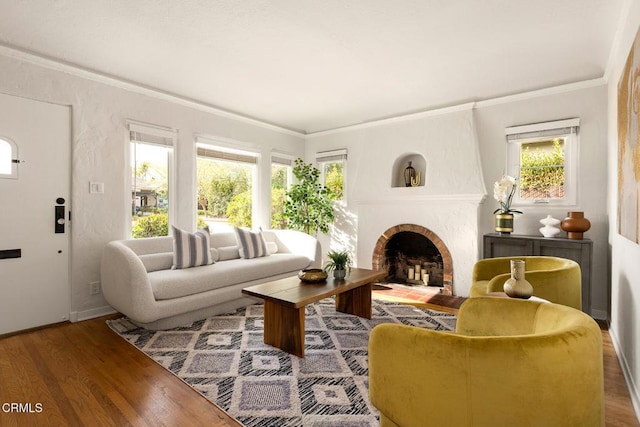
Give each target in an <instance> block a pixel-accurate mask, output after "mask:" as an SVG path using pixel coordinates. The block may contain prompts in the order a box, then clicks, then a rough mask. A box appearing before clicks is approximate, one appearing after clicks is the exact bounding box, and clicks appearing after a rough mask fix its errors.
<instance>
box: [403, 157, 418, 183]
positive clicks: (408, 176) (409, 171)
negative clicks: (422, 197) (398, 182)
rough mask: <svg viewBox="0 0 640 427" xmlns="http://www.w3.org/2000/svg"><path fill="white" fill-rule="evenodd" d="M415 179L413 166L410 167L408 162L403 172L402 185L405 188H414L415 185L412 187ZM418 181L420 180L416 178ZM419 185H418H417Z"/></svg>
mask: <svg viewBox="0 0 640 427" xmlns="http://www.w3.org/2000/svg"><path fill="white" fill-rule="evenodd" d="M415 179H416V170H415V169H414V167H413V166H411V162H409V166H407V167H406V169H405V170H404V184H405V185H406V186H407V187H416V186H417V185H413V182H414V181H415ZM418 179H420V178H418ZM418 185H420V183H418Z"/></svg>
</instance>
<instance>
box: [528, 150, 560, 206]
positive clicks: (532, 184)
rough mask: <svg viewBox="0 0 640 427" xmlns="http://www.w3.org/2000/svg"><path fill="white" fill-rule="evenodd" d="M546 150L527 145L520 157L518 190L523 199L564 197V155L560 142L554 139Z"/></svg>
mask: <svg viewBox="0 0 640 427" xmlns="http://www.w3.org/2000/svg"><path fill="white" fill-rule="evenodd" d="M545 147H547V148H546V149H544V150H543V149H541V148H540V147H535V148H534V149H531V147H529V146H528V145H527V146H526V147H525V149H524V150H523V151H522V153H521V157H520V163H521V167H520V188H521V192H520V193H521V197H522V198H523V199H536V198H538V199H539V198H547V199H549V198H557V197H560V198H561V197H563V196H564V172H565V170H564V161H565V153H564V149H563V146H562V144H561V141H560V140H559V139H554V140H553V142H552V145H551V147H549V143H546V144H545Z"/></svg>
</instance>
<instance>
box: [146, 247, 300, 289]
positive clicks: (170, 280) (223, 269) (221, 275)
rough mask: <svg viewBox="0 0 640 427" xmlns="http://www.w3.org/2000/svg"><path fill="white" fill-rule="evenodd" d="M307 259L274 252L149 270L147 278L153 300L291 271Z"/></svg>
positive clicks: (293, 271)
mask: <svg viewBox="0 0 640 427" xmlns="http://www.w3.org/2000/svg"><path fill="white" fill-rule="evenodd" d="M309 262H310V261H309V258H307V257H305V256H302V255H294V254H286V253H277V254H274V255H271V256H268V257H260V258H254V259H251V260H246V259H234V260H230V261H221V262H217V263H215V264H210V265H205V266H201V267H195V268H187V269H182V270H159V271H154V272H151V273H149V281H150V283H151V289H152V290H153V295H154V297H155V299H156V300H164V299H172V298H179V297H183V296H187V295H193V294H198V293H201V292H205V291H209V290H213V289H219V288H223V287H225V286H231V285H235V284H238V283H245V282H250V281H252V280H258V279H262V278H268V277H271V276H276V275H279V274H284V273H295V272H297V271H298V270H301V269H303V268H306V267H308V266H309ZM238 297H240V294H238Z"/></svg>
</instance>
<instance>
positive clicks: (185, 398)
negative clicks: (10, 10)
mask: <svg viewBox="0 0 640 427" xmlns="http://www.w3.org/2000/svg"><path fill="white" fill-rule="evenodd" d="M106 319H107V318H104V317H103V318H99V319H93V320H88V321H85V322H80V323H71V324H69V323H68V324H62V325H57V326H53V327H50V328H46V329H41V330H38V331H33V332H26V333H23V334H19V335H14V336H10V337H7V338H3V339H0V405H2V406H0V426H3V427H4V426H128V425H131V426H177V425H179V426H201V425H207V426H239V425H240V424H239V423H237V422H236V421H235V420H233V419H232V418H231V417H229V416H228V415H226V414H225V413H224V412H223V411H221V410H219V409H218V408H217V407H216V406H215V405H213V404H212V403H210V402H209V401H208V400H207V399H205V398H204V397H202V396H201V395H200V394H198V393H197V392H195V391H194V390H193V389H191V387H189V386H188V385H186V384H185V383H183V382H182V381H181V380H180V379H178V378H177V377H175V376H174V375H173V374H171V373H170V372H169V371H167V370H165V369H164V368H162V367H161V366H160V365H158V364H157V363H155V362H154V361H152V360H151V359H149V358H148V357H146V356H145V355H144V354H143V353H141V352H140V351H138V350H137V349H136V348H135V347H133V346H132V345H130V344H128V343H127V342H125V341H124V340H123V339H122V338H120V337H118V336H117V335H116V334H115V333H114V332H113V331H111V330H110V329H109V327H108V326H107V325H106V323H105V320H106ZM7 403H8V404H11V403H21V404H25V403H29V404H31V408H25V407H23V409H31V413H16V412H6V409H7V405H6V404H7ZM37 404H40V405H41V408H42V410H41V412H39V413H38V411H37V409H38V407H37V406H36V405H37Z"/></svg>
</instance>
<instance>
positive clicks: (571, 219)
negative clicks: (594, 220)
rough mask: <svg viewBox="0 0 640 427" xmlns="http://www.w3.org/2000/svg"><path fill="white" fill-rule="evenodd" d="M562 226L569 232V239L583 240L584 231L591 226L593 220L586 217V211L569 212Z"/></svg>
mask: <svg viewBox="0 0 640 427" xmlns="http://www.w3.org/2000/svg"><path fill="white" fill-rule="evenodd" d="M560 228H562V229H563V230H564V231H566V232H567V239H575V240H582V237H583V235H584V232H585V231H587V230H589V229H590V228H591V222H590V221H589V220H588V219H587V218H585V217H584V212H567V217H566V218H565V219H563V220H562V222H561V223H560Z"/></svg>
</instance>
